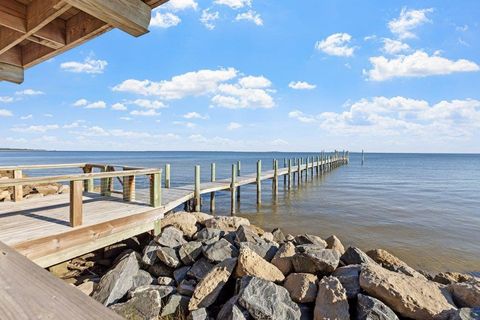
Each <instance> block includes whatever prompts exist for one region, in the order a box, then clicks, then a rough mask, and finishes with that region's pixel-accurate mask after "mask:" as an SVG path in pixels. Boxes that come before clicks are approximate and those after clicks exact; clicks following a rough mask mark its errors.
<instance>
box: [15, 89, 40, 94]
mask: <svg viewBox="0 0 480 320" xmlns="http://www.w3.org/2000/svg"><path fill="white" fill-rule="evenodd" d="M15 94H16V95H19V96H21V95H23V96H37V95H41V94H45V93H44V92H42V91H39V90H33V89H25V90H22V91H17V92H15Z"/></svg>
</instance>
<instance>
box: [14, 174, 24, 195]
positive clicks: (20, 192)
mask: <svg viewBox="0 0 480 320" xmlns="http://www.w3.org/2000/svg"><path fill="white" fill-rule="evenodd" d="M22 176H23V174H22V170H13V179H22ZM22 199H23V186H22V185H18V186H14V187H13V201H15V202H18V201H22Z"/></svg>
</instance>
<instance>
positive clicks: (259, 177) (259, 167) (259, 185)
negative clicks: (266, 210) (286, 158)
mask: <svg viewBox="0 0 480 320" xmlns="http://www.w3.org/2000/svg"><path fill="white" fill-rule="evenodd" d="M256 182H257V205H260V204H261V203H262V160H258V161H257V179H256Z"/></svg>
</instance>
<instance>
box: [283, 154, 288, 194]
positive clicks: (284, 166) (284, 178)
mask: <svg viewBox="0 0 480 320" xmlns="http://www.w3.org/2000/svg"><path fill="white" fill-rule="evenodd" d="M286 167H287V158H283V168H286ZM286 185H287V175H286V174H285V175H283V187H284V188H285V186H286Z"/></svg>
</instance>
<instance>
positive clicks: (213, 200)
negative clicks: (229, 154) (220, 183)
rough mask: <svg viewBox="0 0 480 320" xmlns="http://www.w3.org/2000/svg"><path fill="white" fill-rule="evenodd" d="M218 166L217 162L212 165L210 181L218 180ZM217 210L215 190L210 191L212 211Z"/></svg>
mask: <svg viewBox="0 0 480 320" xmlns="http://www.w3.org/2000/svg"><path fill="white" fill-rule="evenodd" d="M215 171H216V168H215V162H214V163H212V164H211V165H210V181H211V182H215V180H216V173H215ZM214 211H215V192H210V212H214Z"/></svg>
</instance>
